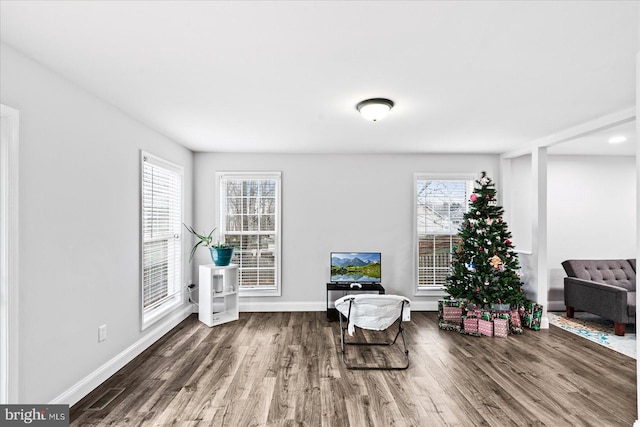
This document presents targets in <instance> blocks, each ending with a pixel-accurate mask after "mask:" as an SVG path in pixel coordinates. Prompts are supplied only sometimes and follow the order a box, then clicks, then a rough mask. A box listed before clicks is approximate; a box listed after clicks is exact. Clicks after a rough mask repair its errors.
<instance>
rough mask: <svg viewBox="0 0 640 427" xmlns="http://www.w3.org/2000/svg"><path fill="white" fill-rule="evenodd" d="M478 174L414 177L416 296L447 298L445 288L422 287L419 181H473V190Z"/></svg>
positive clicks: (443, 174)
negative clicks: (420, 270) (420, 281)
mask: <svg viewBox="0 0 640 427" xmlns="http://www.w3.org/2000/svg"><path fill="white" fill-rule="evenodd" d="M479 176H480V175H479V174H478V173H469V172H459V173H432V172H416V173H414V175H413V215H412V217H413V275H414V277H413V283H414V295H415V296H437V297H440V296H446V295H447V292H446V289H445V286H444V285H442V286H420V284H419V279H420V272H419V268H420V263H419V255H420V254H419V249H418V242H419V240H420V237H419V234H418V233H419V230H418V181H471V188H472V189H473V188H475V181H476V180H477V179H479Z"/></svg>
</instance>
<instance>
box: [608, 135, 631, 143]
mask: <svg viewBox="0 0 640 427" xmlns="http://www.w3.org/2000/svg"><path fill="white" fill-rule="evenodd" d="M626 140H627V137H626V136H624V135H618V136H612V137H611V138H609V144H620V143H621V142H625V141H626Z"/></svg>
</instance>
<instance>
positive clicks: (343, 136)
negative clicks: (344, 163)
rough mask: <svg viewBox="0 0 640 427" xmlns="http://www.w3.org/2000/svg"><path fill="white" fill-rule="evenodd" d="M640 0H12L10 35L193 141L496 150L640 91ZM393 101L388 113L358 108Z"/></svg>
mask: <svg viewBox="0 0 640 427" xmlns="http://www.w3.org/2000/svg"><path fill="white" fill-rule="evenodd" d="M638 15H639V11H638V2H635V1H621V2H617V1H604V2H597V1H591V2H568V1H567V2H561V1H553V2H551V1H549V2H547V1H541V2H526V1H521V2H504V1H474V2H470V1H462V2H457V1H447V2H439V1H429V2H418V1H407V2H404V1H394V2H387V1H340V2H338V1H277V2H276V1H256V2H251V1H243V2H224V1H216V2H214V1H183V2H177V1H114V2H107V1H6V0H1V1H0V38H1V41H2V42H3V43H6V44H7V45H9V46H11V47H13V48H15V49H17V50H19V51H21V52H22V53H24V54H26V55H27V56H30V57H31V58H33V59H35V60H36V61H38V62H40V63H41V64H43V65H45V66H46V67H48V68H50V69H52V70H54V71H55V72H57V73H59V74H60V75H62V76H64V77H65V78H68V79H69V80H71V81H73V82H74V83H76V84H78V85H80V86H82V87H84V88H85V89H87V90H88V91H90V92H92V93H94V94H96V95H97V96H98V97H100V98H102V99H104V100H106V101H107V102H109V103H111V104H113V105H115V106H116V107H118V108H120V109H121V110H123V111H125V112H126V113H127V114H129V115H130V116H132V117H134V118H135V119H137V120H139V121H141V122H143V123H145V124H146V125H148V126H150V127H152V128H154V129H156V130H157V131H158V132H160V133H162V134H164V135H166V136H168V137H170V138H172V139H173V140H175V141H177V142H179V143H180V144H183V145H184V146H186V147H188V148H190V149H192V150H194V151H214V152H274V153H282V152H292V153H441V152H453V153H502V152H505V151H509V150H512V149H515V148H517V147H520V146H523V145H526V143H527V142H530V141H534V140H536V139H539V138H542V137H545V136H547V135H550V134H554V133H557V132H560V131H562V130H564V129H567V128H570V127H572V126H576V125H579V124H581V123H585V122H588V121H590V120H594V119H595V118H598V117H601V116H603V115H607V114H611V113H615V112H617V111H621V110H623V109H627V108H629V107H633V106H634V105H635V55H636V52H637V51H638V39H639V37H638V35H639V31H638ZM372 97H386V98H390V99H392V100H393V101H394V102H395V104H396V105H395V107H394V108H393V110H392V111H391V112H390V113H389V115H388V116H387V118H385V119H384V120H382V121H379V122H368V121H366V120H364V119H363V118H362V117H360V116H359V114H358V112H357V111H356V108H355V105H356V104H357V103H358V102H359V101H361V100H364V99H367V98H372Z"/></svg>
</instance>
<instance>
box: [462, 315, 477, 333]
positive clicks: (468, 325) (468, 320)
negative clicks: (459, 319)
mask: <svg viewBox="0 0 640 427" xmlns="http://www.w3.org/2000/svg"><path fill="white" fill-rule="evenodd" d="M464 331H465V332H478V319H476V318H475V317H469V316H467V317H465V318H464Z"/></svg>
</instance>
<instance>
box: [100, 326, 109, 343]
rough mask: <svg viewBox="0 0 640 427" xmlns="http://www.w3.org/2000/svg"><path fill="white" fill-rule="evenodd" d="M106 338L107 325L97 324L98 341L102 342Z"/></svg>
mask: <svg viewBox="0 0 640 427" xmlns="http://www.w3.org/2000/svg"><path fill="white" fill-rule="evenodd" d="M106 339H107V325H100V326H98V342H102V341H104V340H106Z"/></svg>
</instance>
